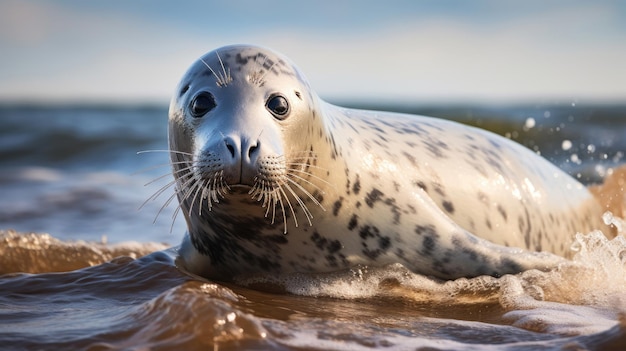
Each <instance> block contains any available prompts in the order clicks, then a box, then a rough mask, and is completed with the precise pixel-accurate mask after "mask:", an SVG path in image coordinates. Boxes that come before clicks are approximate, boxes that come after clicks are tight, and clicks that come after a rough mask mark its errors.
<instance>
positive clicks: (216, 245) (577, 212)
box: [169, 45, 603, 280]
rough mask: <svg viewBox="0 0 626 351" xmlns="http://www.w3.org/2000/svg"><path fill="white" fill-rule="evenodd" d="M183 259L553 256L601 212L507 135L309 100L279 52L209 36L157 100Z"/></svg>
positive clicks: (509, 268) (313, 267) (494, 267)
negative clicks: (166, 97)
mask: <svg viewBox="0 0 626 351" xmlns="http://www.w3.org/2000/svg"><path fill="white" fill-rule="evenodd" d="M169 147H170V155H171V163H172V166H173V175H174V178H175V184H176V195H177V198H178V200H179V203H180V210H181V212H182V213H183V215H184V217H185V221H186V224H187V227H188V232H187V233H186V234H185V237H184V239H183V242H182V244H181V246H180V248H179V254H180V257H181V261H182V264H183V266H184V267H185V268H186V269H187V270H189V271H190V272H192V273H195V274H198V275H201V276H204V277H207V278H212V279H219V280H231V279H233V278H234V277H236V276H238V275H241V274H254V273H270V274H274V273H281V274H282V273H292V272H311V273H319V272H330V271H336V270H341V269H347V268H350V267H354V266H357V265H376V266H381V265H386V264H391V263H401V264H403V265H404V266H406V267H407V268H409V269H411V270H412V271H414V272H416V273H421V274H425V275H430V276H434V277H437V278H441V279H455V278H459V277H473V276H478V275H484V274H487V275H493V276H500V275H503V274H508V273H517V272H520V271H523V270H527V269H532V268H536V269H542V270H545V269H550V268H551V267H554V266H555V265H556V264H558V263H559V262H562V260H563V259H564V258H563V257H567V256H568V252H569V246H570V243H571V241H572V238H573V236H574V235H575V234H576V232H585V233H586V232H588V231H590V230H593V229H597V228H603V224H602V222H601V213H602V209H601V206H599V205H598V203H597V202H596V201H595V200H594V198H593V196H592V195H591V194H590V193H589V192H588V190H587V189H586V188H585V187H584V186H583V185H582V184H580V183H579V182H577V181H576V180H575V179H573V178H571V177H570V176H568V175H567V174H566V173H564V172H563V171H561V170H560V169H558V168H557V167H556V166H554V165H552V164H551V163H550V162H548V161H546V160H545V159H543V158H541V157H540V156H538V155H537V154H535V153H534V152H532V151H530V150H528V149H526V148H525V147H523V146H521V145H519V144H516V143H515V142H513V141H511V140H509V139H506V138H503V137H500V136H498V135H496V134H493V133H490V132H488V131H484V130H481V129H477V128H473V127H469V126H466V125H461V124H458V123H455V122H451V121H447V120H441V119H436V118H431V117H425V116H415V115H406V114H398V113H390V112H375V111H365V110H356V109H348V108H343V107H339V106H335V105H332V104H329V103H327V102H324V101H323V100H321V99H320V98H319V97H318V96H317V95H316V94H315V92H314V91H313V89H312V88H311V87H310V86H309V83H308V82H307V80H306V78H305V77H304V75H303V74H302V73H301V72H300V71H299V70H298V69H297V68H296V66H295V65H294V64H293V63H291V62H290V61H289V60H288V59H287V58H286V57H284V56H282V55H280V54H277V53H275V52H273V51H271V50H268V49H265V48H261V47H256V46H248V45H234V46H227V47H222V48H219V49H217V50H215V51H212V52H209V53H207V54H206V55H204V56H202V57H201V58H200V59H198V60H197V61H196V62H195V63H193V64H192V66H191V67H190V68H189V70H188V71H187V72H186V73H185V74H184V76H183V77H182V79H181V81H180V83H179V85H178V87H177V88H176V92H175V94H174V96H173V98H172V100H171V104H170V110H169Z"/></svg>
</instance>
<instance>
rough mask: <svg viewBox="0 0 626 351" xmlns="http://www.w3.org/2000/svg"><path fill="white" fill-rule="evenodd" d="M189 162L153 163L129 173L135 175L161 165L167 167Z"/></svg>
mask: <svg viewBox="0 0 626 351" xmlns="http://www.w3.org/2000/svg"><path fill="white" fill-rule="evenodd" d="M188 163H190V162H189V161H179V162H166V163H160V164H157V165H153V166H150V167H146V168H142V169H139V170H137V171H134V172H133V173H131V175H137V174H141V173H146V172H150V171H153V170H155V169H159V168H162V167H167V166H172V165H183V164H188Z"/></svg>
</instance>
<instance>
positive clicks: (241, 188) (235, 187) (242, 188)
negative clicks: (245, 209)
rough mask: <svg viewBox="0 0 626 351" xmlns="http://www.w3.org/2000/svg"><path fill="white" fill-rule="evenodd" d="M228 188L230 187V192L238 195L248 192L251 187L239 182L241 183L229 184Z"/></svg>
mask: <svg viewBox="0 0 626 351" xmlns="http://www.w3.org/2000/svg"><path fill="white" fill-rule="evenodd" d="M229 188H230V193H232V194H239V195H244V194H250V190H251V189H252V187H251V186H250V185H247V184H241V183H239V184H231V185H229Z"/></svg>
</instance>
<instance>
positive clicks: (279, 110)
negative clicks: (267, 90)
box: [265, 95, 289, 120]
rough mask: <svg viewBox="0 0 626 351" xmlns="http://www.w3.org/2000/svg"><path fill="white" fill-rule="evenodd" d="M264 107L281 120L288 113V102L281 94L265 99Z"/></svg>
mask: <svg viewBox="0 0 626 351" xmlns="http://www.w3.org/2000/svg"><path fill="white" fill-rule="evenodd" d="M265 107H267V109H268V110H269V111H270V112H271V113H272V114H273V115H274V117H276V118H278V119H280V120H283V119H285V118H287V115H288V114H289V102H288V101H287V99H286V98H285V97H284V96H282V95H272V96H270V98H269V99H267V103H266V104H265Z"/></svg>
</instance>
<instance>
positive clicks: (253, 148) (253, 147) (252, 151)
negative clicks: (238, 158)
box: [248, 143, 259, 158]
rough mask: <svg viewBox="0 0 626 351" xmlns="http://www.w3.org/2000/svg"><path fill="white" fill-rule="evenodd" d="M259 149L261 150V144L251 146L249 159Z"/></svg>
mask: <svg viewBox="0 0 626 351" xmlns="http://www.w3.org/2000/svg"><path fill="white" fill-rule="evenodd" d="M258 148H259V143H256V144H254V145H251V146H250V148H249V149H248V157H249V158H250V157H252V154H254V152H255V151H256V150H258Z"/></svg>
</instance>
